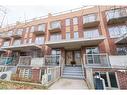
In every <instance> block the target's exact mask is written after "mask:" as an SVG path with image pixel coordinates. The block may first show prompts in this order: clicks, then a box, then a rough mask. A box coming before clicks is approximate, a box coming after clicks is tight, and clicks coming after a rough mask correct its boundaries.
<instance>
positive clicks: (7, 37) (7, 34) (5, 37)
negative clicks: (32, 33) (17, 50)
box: [0, 32, 11, 40]
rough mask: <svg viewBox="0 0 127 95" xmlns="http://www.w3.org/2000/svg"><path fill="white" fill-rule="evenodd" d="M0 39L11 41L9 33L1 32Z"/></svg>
mask: <svg viewBox="0 0 127 95" xmlns="http://www.w3.org/2000/svg"><path fill="white" fill-rule="evenodd" d="M0 38H2V39H4V40H10V39H11V34H10V33H9V32H3V33H2V34H1V36H0Z"/></svg>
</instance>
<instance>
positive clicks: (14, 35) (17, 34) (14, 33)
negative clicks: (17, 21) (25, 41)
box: [11, 31, 23, 38]
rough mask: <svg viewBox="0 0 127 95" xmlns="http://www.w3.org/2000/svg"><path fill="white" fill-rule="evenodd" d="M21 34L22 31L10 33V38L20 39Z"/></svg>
mask: <svg viewBox="0 0 127 95" xmlns="http://www.w3.org/2000/svg"><path fill="white" fill-rule="evenodd" d="M22 32H23V31H15V32H13V33H12V36H11V37H13V38H21V37H22Z"/></svg>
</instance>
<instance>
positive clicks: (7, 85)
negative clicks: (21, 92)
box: [0, 80, 46, 90]
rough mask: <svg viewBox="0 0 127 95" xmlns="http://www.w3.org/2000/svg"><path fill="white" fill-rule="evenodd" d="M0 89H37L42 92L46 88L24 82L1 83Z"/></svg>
mask: <svg viewBox="0 0 127 95" xmlns="http://www.w3.org/2000/svg"><path fill="white" fill-rule="evenodd" d="M0 89H39V90H44V89H46V87H44V86H42V85H38V84H30V83H24V82H12V81H1V80H0Z"/></svg>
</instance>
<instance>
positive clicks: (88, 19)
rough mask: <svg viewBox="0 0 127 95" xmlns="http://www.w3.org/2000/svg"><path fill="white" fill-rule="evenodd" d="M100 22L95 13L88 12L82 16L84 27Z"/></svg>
mask: <svg viewBox="0 0 127 95" xmlns="http://www.w3.org/2000/svg"><path fill="white" fill-rule="evenodd" d="M99 23H100V21H99V17H98V16H97V14H89V15H85V16H84V17H83V27H84V28H90V27H96V26H98V25H99Z"/></svg>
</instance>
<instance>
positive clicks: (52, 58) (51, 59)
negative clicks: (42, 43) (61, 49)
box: [44, 55, 61, 66]
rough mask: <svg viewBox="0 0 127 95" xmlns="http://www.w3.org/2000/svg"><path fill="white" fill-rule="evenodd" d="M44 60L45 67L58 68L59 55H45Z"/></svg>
mask: <svg viewBox="0 0 127 95" xmlns="http://www.w3.org/2000/svg"><path fill="white" fill-rule="evenodd" d="M44 59H45V65H46V66H60V63H61V62H60V60H61V57H60V55H45V57H44Z"/></svg>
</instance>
